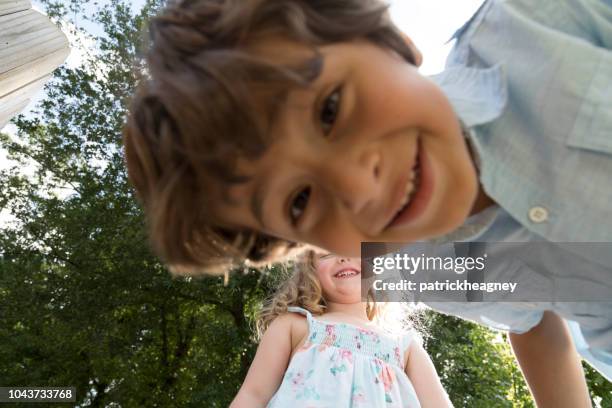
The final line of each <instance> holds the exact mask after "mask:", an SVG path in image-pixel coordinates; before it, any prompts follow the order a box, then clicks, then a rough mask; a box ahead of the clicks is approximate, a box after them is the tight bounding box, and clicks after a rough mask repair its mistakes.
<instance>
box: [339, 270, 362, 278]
mask: <svg viewBox="0 0 612 408" xmlns="http://www.w3.org/2000/svg"><path fill="white" fill-rule="evenodd" d="M356 274H357V273H356V272H352V271H349V272H340V273H339V274H338V275H336V276H337V277H338V278H343V277H345V276H353V275H356Z"/></svg>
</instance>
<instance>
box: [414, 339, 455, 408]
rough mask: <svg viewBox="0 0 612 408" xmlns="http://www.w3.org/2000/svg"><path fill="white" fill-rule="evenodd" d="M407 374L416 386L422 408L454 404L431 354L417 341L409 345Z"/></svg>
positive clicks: (442, 407) (444, 406)
mask: <svg viewBox="0 0 612 408" xmlns="http://www.w3.org/2000/svg"><path fill="white" fill-rule="evenodd" d="M407 353H408V362H407V363H406V370H405V371H406V374H407V375H408V377H409V378H410V382H412V385H413V386H414V390H415V391H416V394H417V397H418V398H419V402H420V403H421V407H422V408H446V407H451V408H452V406H453V404H452V402H451V401H450V399H449V398H448V394H447V393H446V391H445V390H444V387H442V383H441V382H440V377H438V373H437V372H436V368H435V367H434V365H433V363H432V362H431V359H430V358H429V355H428V354H427V352H426V351H425V349H423V346H421V345H420V344H419V342H417V341H412V343H410V346H409V347H408V351H407Z"/></svg>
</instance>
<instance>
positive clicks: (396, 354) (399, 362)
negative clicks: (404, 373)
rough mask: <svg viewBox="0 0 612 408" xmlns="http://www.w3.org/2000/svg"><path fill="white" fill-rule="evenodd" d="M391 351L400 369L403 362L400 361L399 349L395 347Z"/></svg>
mask: <svg viewBox="0 0 612 408" xmlns="http://www.w3.org/2000/svg"><path fill="white" fill-rule="evenodd" d="M393 351H394V352H395V359H396V360H397V363H398V364H399V366H400V367H401V366H403V365H404V362H403V361H402V356H401V354H400V349H399V347H395V348H394V349H393Z"/></svg>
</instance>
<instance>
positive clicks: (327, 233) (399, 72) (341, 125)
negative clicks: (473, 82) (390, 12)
mask: <svg viewBox="0 0 612 408" xmlns="http://www.w3.org/2000/svg"><path fill="white" fill-rule="evenodd" d="M319 51H320V53H321V54H322V56H323V57H324V64H323V69H322V72H321V74H320V76H319V77H318V78H317V79H316V80H315V81H314V82H313V84H312V86H311V87H310V88H308V89H295V90H293V91H291V92H290V93H289V95H288V98H287V102H286V103H285V104H284V106H283V107H282V108H281V109H280V111H279V112H278V114H277V116H276V117H274V118H273V119H272V120H273V123H272V127H271V133H272V134H271V135H270V136H271V137H272V140H273V141H274V142H273V143H272V144H271V146H270V148H269V149H268V150H267V151H266V153H265V155H264V156H263V157H262V158H260V159H258V160H257V161H251V162H246V161H244V162H242V163H240V164H239V168H240V170H242V171H243V172H245V173H246V174H247V175H249V176H251V177H252V178H251V180H250V181H248V182H247V183H244V184H238V185H232V186H230V187H227V188H228V191H227V193H228V194H229V197H231V198H233V199H234V200H235V201H236V204H232V205H228V204H221V203H219V205H218V208H214V209H213V211H215V213H216V214H217V215H218V217H219V219H220V220H222V222H223V223H224V225H226V226H228V227H236V228H244V227H247V228H250V229H254V230H258V231H261V232H265V233H268V234H270V235H274V236H277V237H281V238H285V239H288V240H291V241H296V242H307V243H310V244H313V245H316V246H318V247H321V248H325V249H326V250H328V251H330V252H334V253H338V254H343V255H348V256H359V255H360V243H361V242H362V241H387V242H389V241H392V242H411V241H416V240H421V239H426V238H431V237H434V236H438V235H441V234H444V233H447V232H449V231H452V230H453V229H455V228H456V227H458V226H459V225H460V224H461V223H462V222H463V221H464V220H465V218H466V217H467V216H468V215H469V213H470V210H471V208H472V206H473V204H474V200H475V198H476V194H477V190H478V183H477V177H476V173H475V169H474V166H473V164H472V160H471V158H470V155H469V152H468V149H467V146H466V143H465V141H464V139H463V136H462V134H461V128H460V125H459V122H458V120H457V118H456V115H455V114H454V112H453V110H452V108H451V106H450V104H449V102H448V100H447V99H446V97H445V96H444V95H443V93H442V92H441V90H440V89H439V88H438V87H437V86H436V85H435V84H434V83H433V82H431V81H429V80H428V79H426V78H425V77H423V76H421V75H420V74H419V73H418V71H417V68H416V67H415V66H413V65H411V64H409V63H407V62H406V61H404V60H403V59H401V58H400V57H399V56H398V55H397V54H395V53H393V52H392V51H390V50H387V49H383V48H380V47H378V46H376V45H374V44H372V43H370V42H367V41H355V42H350V43H339V44H333V45H328V46H323V47H321V48H319ZM260 52H263V53H266V54H267V56H270V57H271V58H277V59H278V60H279V61H280V62H287V59H291V58H308V57H311V56H312V54H311V53H310V51H309V50H308V49H307V48H306V47H300V46H297V45H295V44H291V43H287V42H282V41H274V42H268V43H267V44H266V45H265V46H264V47H261V51H260Z"/></svg>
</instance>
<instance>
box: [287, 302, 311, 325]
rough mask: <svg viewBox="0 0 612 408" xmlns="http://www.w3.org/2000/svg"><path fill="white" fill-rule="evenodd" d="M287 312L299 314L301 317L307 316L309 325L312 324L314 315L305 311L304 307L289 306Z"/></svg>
mask: <svg viewBox="0 0 612 408" xmlns="http://www.w3.org/2000/svg"><path fill="white" fill-rule="evenodd" d="M287 311H288V312H294V313H299V314H301V315H304V316H306V319H308V323H310V322H312V320H313V317H312V314H311V313H310V312H309V311H308V310H306V309H304V308H303V307H299V306H289V307H287Z"/></svg>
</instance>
